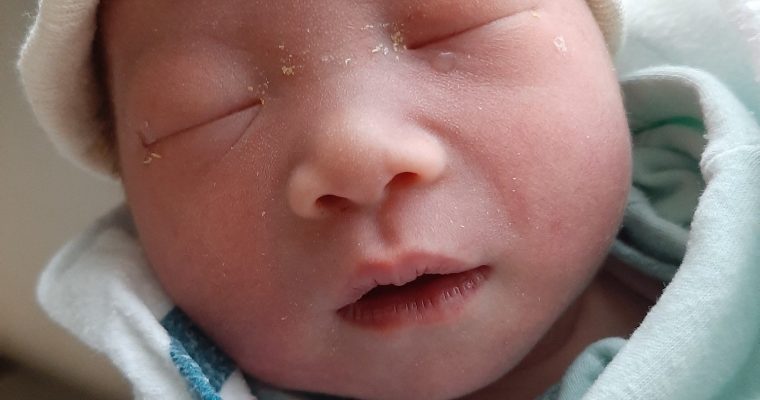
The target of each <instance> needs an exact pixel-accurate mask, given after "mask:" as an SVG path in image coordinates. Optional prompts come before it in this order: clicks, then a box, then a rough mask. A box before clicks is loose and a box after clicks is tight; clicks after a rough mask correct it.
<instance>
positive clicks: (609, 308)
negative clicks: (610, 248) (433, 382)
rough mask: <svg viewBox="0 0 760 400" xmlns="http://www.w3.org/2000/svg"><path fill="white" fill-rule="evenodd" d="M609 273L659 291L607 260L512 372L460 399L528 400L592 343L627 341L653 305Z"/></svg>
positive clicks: (555, 379)
mask: <svg viewBox="0 0 760 400" xmlns="http://www.w3.org/2000/svg"><path fill="white" fill-rule="evenodd" d="M611 267H613V268H611ZM610 270H616V271H618V270H621V271H623V272H624V276H625V277H626V282H627V281H629V280H630V279H633V280H634V281H635V282H638V283H637V286H638V285H639V284H640V285H641V286H645V287H647V288H649V289H652V288H655V289H656V288H660V289H661V288H662V285H661V284H660V283H659V282H656V281H654V280H652V279H651V278H647V277H645V276H644V275H642V274H641V273H639V272H636V271H634V270H633V269H631V268H630V267H627V266H624V265H621V263H620V261H618V260H616V259H609V260H608V261H607V262H606V263H605V266H604V267H603V268H602V270H601V271H600V272H599V274H598V275H597V276H596V278H594V280H593V281H592V282H591V284H590V285H589V286H588V288H587V289H586V291H585V292H584V293H583V294H582V295H581V296H580V297H579V298H578V299H577V300H576V301H575V303H573V304H572V305H571V306H570V308H569V309H568V311H567V312H565V314H563V316H562V317H561V318H560V319H559V320H558V321H557V323H555V325H554V326H553V327H552V328H551V330H550V331H549V333H547V335H546V336H545V337H544V338H542V339H541V341H540V342H539V343H538V344H537V345H536V346H535V347H534V349H533V350H532V352H531V353H529V354H528V356H526V357H525V359H524V360H523V361H522V362H521V363H520V364H519V365H518V366H517V367H516V368H515V369H514V370H512V371H511V372H510V373H508V374H507V375H505V376H503V377H502V378H500V379H499V380H497V381H496V382H494V383H493V384H491V385H489V386H487V387H485V388H483V389H481V390H479V391H477V392H475V393H472V394H470V395H468V396H466V397H464V398H462V399H461V400H497V399H498V400H503V399H507V398H508V399H510V400H533V399H535V398H536V397H538V396H540V395H541V394H543V393H544V392H545V391H546V390H547V389H548V388H549V387H551V386H552V385H554V384H555V383H557V382H559V381H560V379H561V378H562V376H563V375H564V373H565V371H566V370H567V368H568V367H569V366H570V364H571V363H572V362H573V361H574V360H575V358H576V357H577V356H578V355H579V354H580V353H581V352H582V351H583V350H584V349H585V348H586V347H588V346H589V345H590V344H591V343H593V342H595V341H597V340H599V339H603V338H606V337H624V338H627V337H628V336H630V334H631V333H633V331H634V330H635V329H636V328H637V327H638V326H639V324H640V323H641V321H642V320H643V319H644V316H645V315H646V313H647V312H648V311H649V308H650V307H651V306H652V305H653V304H654V301H653V299H651V298H646V297H644V296H642V295H641V294H639V292H638V291H634V290H633V289H632V288H631V287H629V286H627V285H625V284H623V283H622V282H621V281H620V280H619V279H618V278H617V277H616V276H621V275H620V274H619V273H615V274H613V273H611V272H610ZM650 292H651V290H650Z"/></svg>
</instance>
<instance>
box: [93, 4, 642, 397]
mask: <svg viewBox="0 0 760 400" xmlns="http://www.w3.org/2000/svg"><path fill="white" fill-rule="evenodd" d="M101 13H102V15H101V24H102V28H101V30H102V32H101V35H102V38H103V46H104V49H105V59H106V62H107V66H108V68H107V70H108V82H109V90H110V94H111V99H112V101H113V107H114V109H113V111H114V117H115V129H116V132H117V135H118V146H119V157H120V165H121V176H122V178H123V183H124V187H125V190H126V194H127V198H128V202H129V204H130V207H131V209H132V212H133V215H134V218H135V222H136V225H137V228H138V232H139V235H140V239H141V242H142V244H143V246H144V248H145V251H146V254H147V257H148V259H149V260H150V262H151V265H152V266H153V268H154V270H155V272H156V274H157V276H158V278H159V280H160V281H161V283H162V285H163V286H164V288H165V289H166V291H167V293H168V294H169V296H170V297H171V298H172V299H173V300H174V301H175V302H176V304H177V305H178V306H179V307H181V308H182V309H183V310H184V311H185V312H187V313H188V315H190V317H191V318H192V319H193V320H194V321H195V322H196V323H197V324H198V325H199V326H200V327H201V328H202V329H203V330H204V331H205V332H206V333H207V334H208V335H210V336H211V337H212V338H213V340H214V341H215V342H216V343H217V344H219V345H220V346H221V347H222V348H223V349H224V350H225V351H226V352H227V353H228V354H229V355H230V356H231V357H232V358H233V359H234V360H235V361H236V362H237V363H238V365H239V366H240V367H241V368H243V369H244V370H245V371H246V372H248V373H250V374H252V375H254V376H256V377H258V378H260V379H262V380H264V381H267V382H270V383H272V384H275V385H278V386H281V387H285V388H290V389H299V390H306V391H314V392H323V393H329V394H336V395H342V396H348V397H355V398H367V399H370V398H371V399H405V398H408V399H418V398H425V399H445V398H454V397H458V396H463V395H466V394H468V393H472V392H474V391H476V390H478V389H481V388H483V387H486V386H488V385H489V384H490V383H492V382H495V381H497V380H499V379H500V378H501V379H502V380H504V379H508V377H509V376H510V375H509V374H507V372H509V371H511V370H513V369H515V367H516V366H518V365H520V363H521V360H524V359H526V358H525V357H526V355H528V354H536V353H541V354H544V353H546V352H547V351H550V350H547V349H548V348H549V347H551V346H549V347H547V346H544V345H543V343H544V342H541V343H542V344H539V345H538V346H537V343H539V340H540V339H541V338H542V337H547V336H546V335H547V332H549V333H550V334H551V335H553V336H552V337H559V338H561V339H560V340H566V339H567V335H564V334H563V332H565V330H567V329H569V328H568V327H569V326H572V325H573V324H572V322H573V321H574V320H573V318H574V316H576V315H577V313H574V312H567V311H568V310H571V309H575V308H573V307H574V306H573V305H574V304H578V302H577V301H576V300H577V299H578V298H579V296H580V295H581V294H582V293H583V292H584V289H585V288H586V287H588V286H589V283H590V282H592V280H593V279H594V275H595V273H596V271H597V270H598V268H599V266H600V265H601V264H602V263H603V262H604V259H605V257H606V252H607V249H608V247H609V245H610V243H611V241H612V239H613V237H614V236H615V234H616V232H617V229H618V225H619V222H620V220H621V217H622V212H623V209H624V205H625V199H626V195H627V190H628V187H629V184H630V144H629V138H628V129H627V125H626V120H625V113H624V109H623V105H622V100H621V97H620V94H619V89H618V86H617V82H616V79H615V76H614V73H613V69H612V65H611V61H610V59H609V55H608V54H607V52H606V49H605V43H604V40H603V38H602V36H601V34H600V32H599V30H598V28H597V26H596V25H595V22H594V20H593V17H592V15H591V14H590V12H589V10H588V8H587V6H586V5H585V3H584V2H583V1H582V0H567V1H555V0H518V1H502V0H484V1H479V2H462V1H458V0H399V1H371V2H369V1H367V2H365V1H361V2H358V1H355V0H330V1H319V2H309V1H303V0H284V1H265V0H260V1H250V0H226V1H223V2H219V1H211V0H197V1H193V2H192V6H189V5H188V4H186V3H184V2H183V3H181V4H179V3H176V2H170V1H163V0H162V1H151V2H131V1H116V0H114V1H110V2H106V3H105V4H104V7H103V9H102V10H101ZM421 252H424V253H426V254H438V255H442V256H445V257H451V258H456V259H458V260H461V261H462V262H464V263H465V264H467V265H471V266H472V267H477V266H481V265H485V266H487V267H488V269H489V275H488V278H487V280H486V281H485V282H484V283H483V284H482V286H481V287H479V289H478V291H477V293H475V294H474V295H473V296H472V298H470V299H468V301H467V302H466V303H465V304H463V305H462V307H461V309H459V310H457V312H456V313H455V315H453V316H449V317H448V318H445V319H444V320H443V321H438V322H433V323H424V324H423V323H420V324H407V325H404V326H402V327H400V328H398V329H386V330H377V329H365V328H364V327H361V326H357V325H356V324H352V323H350V322H349V321H346V320H345V319H344V318H342V317H341V316H340V315H339V313H338V312H337V310H338V309H339V308H341V307H342V306H344V305H345V299H346V291H347V288H348V289H350V286H351V282H352V279H354V278H355V276H356V269H357V266H358V265H360V264H362V263H366V262H367V260H394V259H396V258H398V257H401V256H402V255H404V254H410V253H421ZM553 327H554V328H553ZM558 332H559V333H558ZM551 335H550V336H551ZM530 358H531V357H530V356H528V359H530ZM564 366H566V365H564ZM564 366H563V367H564ZM518 369H519V368H518ZM559 370H560V371H561V368H560V369H559ZM505 374H507V375H506V376H505ZM502 377H503V378H502ZM555 378H556V376H550V377H548V378H546V379H555ZM545 383H547V382H541V384H545ZM548 383H553V382H548ZM534 390H535V389H534Z"/></svg>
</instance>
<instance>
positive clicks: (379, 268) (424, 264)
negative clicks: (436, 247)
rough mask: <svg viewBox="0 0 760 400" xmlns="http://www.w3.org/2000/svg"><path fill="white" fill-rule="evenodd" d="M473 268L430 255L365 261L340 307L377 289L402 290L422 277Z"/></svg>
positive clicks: (461, 262) (419, 254)
mask: <svg viewBox="0 0 760 400" xmlns="http://www.w3.org/2000/svg"><path fill="white" fill-rule="evenodd" d="M476 267H478V266H477V265H472V264H469V263H466V262H464V261H461V260H458V259H455V258H452V257H447V256H444V255H439V254H432V253H407V254H404V255H402V256H400V257H397V258H395V259H392V260H368V261H365V262H362V263H360V264H359V265H358V268H357V269H356V273H355V274H354V276H353V277H352V278H351V279H350V281H349V287H348V290H347V295H346V300H345V301H344V302H343V303H342V305H341V307H343V306H347V305H349V304H352V303H354V302H356V301H357V300H359V299H360V298H361V297H362V296H364V295H365V294H367V292H369V291H370V290H372V289H374V288H375V287H377V286H381V285H395V286H402V285H405V284H407V283H409V282H411V281H413V280H415V279H417V278H418V277H420V276H422V275H425V274H438V275H444V274H456V273H459V272H464V271H468V270H470V269H473V268H476Z"/></svg>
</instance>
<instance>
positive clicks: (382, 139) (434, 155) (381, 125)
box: [288, 117, 447, 218]
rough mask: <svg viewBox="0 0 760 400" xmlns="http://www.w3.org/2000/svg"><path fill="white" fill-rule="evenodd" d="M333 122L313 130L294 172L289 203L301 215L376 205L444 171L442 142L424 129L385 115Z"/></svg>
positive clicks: (432, 178) (289, 191)
mask: <svg viewBox="0 0 760 400" xmlns="http://www.w3.org/2000/svg"><path fill="white" fill-rule="evenodd" d="M334 122H335V123H333V124H330V125H328V126H326V127H325V128H326V129H324V130H322V131H321V132H313V133H310V136H309V140H308V146H309V148H308V152H307V154H306V156H305V158H304V159H303V160H302V162H300V163H299V164H298V165H296V167H295V168H294V169H293V171H292V173H291V176H290V180H289V182H288V184H289V187H288V202H289V204H290V207H291V209H292V210H293V212H295V213H296V214H297V215H299V216H301V217H304V218H320V217H325V216H329V215H331V214H333V213H335V212H339V211H343V210H347V209H350V208H372V207H376V206H377V205H379V204H380V203H381V202H382V201H383V199H384V198H385V196H387V195H388V193H389V192H391V191H393V190H397V189H399V188H402V187H408V186H410V185H421V184H429V183H431V182H434V181H436V180H437V179H438V178H439V177H440V176H441V174H443V172H444V170H445V167H446V164H447V156H446V152H445V150H444V147H443V145H442V144H441V143H440V142H439V141H438V139H436V138H435V137H434V136H432V134H431V133H430V132H428V131H426V130H425V129H424V128H422V127H417V126H412V127H407V128H403V127H402V128H399V127H393V124H391V123H388V122H384V121H382V119H381V118H378V119H371V118H350V117H345V118H341V119H340V120H335V121H334Z"/></svg>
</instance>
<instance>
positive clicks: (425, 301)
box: [338, 265, 490, 329]
mask: <svg viewBox="0 0 760 400" xmlns="http://www.w3.org/2000/svg"><path fill="white" fill-rule="evenodd" d="M489 274H490V268H489V267H488V266H486V265H481V266H479V267H477V268H473V269H470V270H467V271H463V272H458V273H450V274H423V275H420V276H418V277H417V278H416V279H414V280H412V281H410V282H407V283H405V284H403V285H400V286H396V285H379V286H376V287H374V288H372V289H371V290H369V291H368V292H366V293H365V294H364V295H363V296H361V297H360V298H359V299H358V300H356V301H355V302H353V303H351V304H348V305H346V306H344V307H342V308H341V309H339V310H338V315H340V316H341V317H342V318H343V319H344V320H346V321H349V322H351V323H353V324H356V325H359V326H361V327H365V328H371V329H391V328H398V327H401V326H403V325H406V324H411V323H432V322H444V321H446V320H447V319H448V318H450V317H454V316H455V315H456V314H457V313H456V312H457V311H458V310H460V309H461V308H462V307H463V305H464V304H465V302H466V301H467V300H468V299H469V298H470V297H471V296H472V295H473V294H475V292H476V291H477V290H478V289H479V288H480V286H481V285H482V284H483V282H485V281H486V280H487V279H488V276H489Z"/></svg>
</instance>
